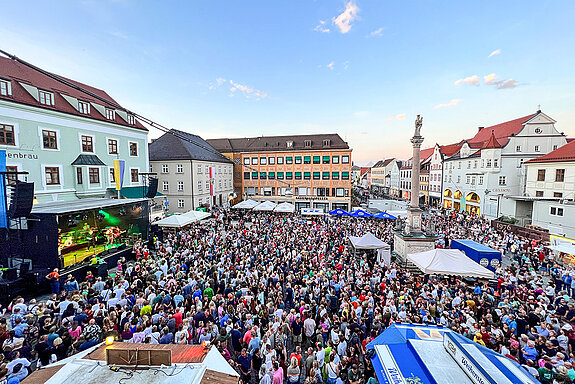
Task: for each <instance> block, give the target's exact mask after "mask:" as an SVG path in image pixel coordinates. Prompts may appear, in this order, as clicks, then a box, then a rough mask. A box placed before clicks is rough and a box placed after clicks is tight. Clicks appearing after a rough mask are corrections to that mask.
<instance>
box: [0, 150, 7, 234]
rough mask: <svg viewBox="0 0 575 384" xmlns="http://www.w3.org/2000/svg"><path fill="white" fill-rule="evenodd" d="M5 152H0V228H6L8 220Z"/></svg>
mask: <svg viewBox="0 0 575 384" xmlns="http://www.w3.org/2000/svg"><path fill="white" fill-rule="evenodd" d="M2 172H6V151H5V150H0V173H1V174H0V176H1V177H0V190H1V192H2V197H0V228H6V227H7V226H8V219H7V216H6V215H7V213H6V174H4V173H2Z"/></svg>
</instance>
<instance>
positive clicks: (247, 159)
mask: <svg viewBox="0 0 575 384" xmlns="http://www.w3.org/2000/svg"><path fill="white" fill-rule="evenodd" d="M244 165H250V158H249V157H244Z"/></svg>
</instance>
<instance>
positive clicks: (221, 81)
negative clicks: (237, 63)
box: [216, 77, 226, 85]
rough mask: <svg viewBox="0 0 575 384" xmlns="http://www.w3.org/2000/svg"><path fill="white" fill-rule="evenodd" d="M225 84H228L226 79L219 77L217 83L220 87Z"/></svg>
mask: <svg viewBox="0 0 575 384" xmlns="http://www.w3.org/2000/svg"><path fill="white" fill-rule="evenodd" d="M225 82H226V79H224V78H223V77H218V78H217V79H216V83H218V85H222V84H223V83H225Z"/></svg>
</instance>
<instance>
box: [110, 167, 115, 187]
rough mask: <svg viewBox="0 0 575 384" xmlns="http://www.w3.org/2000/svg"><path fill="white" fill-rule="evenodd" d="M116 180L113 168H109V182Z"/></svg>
mask: <svg viewBox="0 0 575 384" xmlns="http://www.w3.org/2000/svg"><path fill="white" fill-rule="evenodd" d="M115 182H116V174H115V173H114V168H110V183H115Z"/></svg>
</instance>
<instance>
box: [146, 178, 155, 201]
mask: <svg viewBox="0 0 575 384" xmlns="http://www.w3.org/2000/svg"><path fill="white" fill-rule="evenodd" d="M156 193H158V179H150V186H149V187H148V193H146V197H147V198H148V199H151V198H154V197H156Z"/></svg>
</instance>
